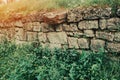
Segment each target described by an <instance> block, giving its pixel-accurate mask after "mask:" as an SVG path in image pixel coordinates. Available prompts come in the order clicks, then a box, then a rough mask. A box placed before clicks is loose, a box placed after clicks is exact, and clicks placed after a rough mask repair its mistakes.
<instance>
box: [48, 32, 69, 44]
mask: <svg viewBox="0 0 120 80" xmlns="http://www.w3.org/2000/svg"><path fill="white" fill-rule="evenodd" d="M47 38H48V40H49V41H50V43H53V44H67V35H66V33H65V32H50V33H47Z"/></svg>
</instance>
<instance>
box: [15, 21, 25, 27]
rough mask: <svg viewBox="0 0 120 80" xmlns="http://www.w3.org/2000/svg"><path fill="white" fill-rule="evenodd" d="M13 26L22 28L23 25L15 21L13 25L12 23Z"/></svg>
mask: <svg viewBox="0 0 120 80" xmlns="http://www.w3.org/2000/svg"><path fill="white" fill-rule="evenodd" d="M14 26H16V27H21V28H22V27H23V23H22V21H16V22H15V23H14Z"/></svg>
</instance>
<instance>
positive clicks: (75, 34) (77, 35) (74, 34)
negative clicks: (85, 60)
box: [73, 31, 83, 38]
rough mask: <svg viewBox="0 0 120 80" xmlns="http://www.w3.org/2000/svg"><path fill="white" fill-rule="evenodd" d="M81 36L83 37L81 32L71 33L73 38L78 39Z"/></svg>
mask: <svg viewBox="0 0 120 80" xmlns="http://www.w3.org/2000/svg"><path fill="white" fill-rule="evenodd" d="M82 35H83V32H82V31H79V32H73V36H74V37H77V38H79V37H80V36H82Z"/></svg>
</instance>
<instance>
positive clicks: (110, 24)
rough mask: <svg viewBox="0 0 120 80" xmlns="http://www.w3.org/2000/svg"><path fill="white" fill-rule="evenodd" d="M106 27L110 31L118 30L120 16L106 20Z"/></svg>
mask: <svg viewBox="0 0 120 80" xmlns="http://www.w3.org/2000/svg"><path fill="white" fill-rule="evenodd" d="M107 28H108V29H109V30H111V31H114V30H120V18H111V19H108V20H107Z"/></svg>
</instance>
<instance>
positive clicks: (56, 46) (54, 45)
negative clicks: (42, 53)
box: [41, 43, 61, 49]
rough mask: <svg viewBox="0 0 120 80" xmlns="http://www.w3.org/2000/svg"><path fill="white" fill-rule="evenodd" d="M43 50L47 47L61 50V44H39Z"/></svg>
mask: <svg viewBox="0 0 120 80" xmlns="http://www.w3.org/2000/svg"><path fill="white" fill-rule="evenodd" d="M41 45H42V47H43V48H45V47H47V48H49V49H55V48H61V44H53V43H44V44H41Z"/></svg>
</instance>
